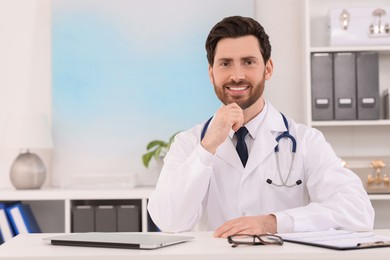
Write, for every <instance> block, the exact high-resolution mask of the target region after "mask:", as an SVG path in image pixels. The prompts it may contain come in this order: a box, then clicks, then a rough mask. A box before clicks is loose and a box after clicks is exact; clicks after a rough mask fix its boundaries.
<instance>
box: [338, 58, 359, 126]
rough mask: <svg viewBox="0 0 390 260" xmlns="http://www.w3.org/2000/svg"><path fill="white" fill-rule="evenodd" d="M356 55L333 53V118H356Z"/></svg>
mask: <svg viewBox="0 0 390 260" xmlns="http://www.w3.org/2000/svg"><path fill="white" fill-rule="evenodd" d="M355 64H356V55H355V53H352V52H339V53H334V54H333V75H334V103H335V104H334V108H335V111H334V117H335V120H356V119H357V111H356V66H355Z"/></svg>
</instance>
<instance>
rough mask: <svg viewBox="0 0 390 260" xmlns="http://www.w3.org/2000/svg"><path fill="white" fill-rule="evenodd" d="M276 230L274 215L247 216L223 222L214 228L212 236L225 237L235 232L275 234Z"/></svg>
mask: <svg viewBox="0 0 390 260" xmlns="http://www.w3.org/2000/svg"><path fill="white" fill-rule="evenodd" d="M276 231H277V229H276V217H275V216H274V215H272V214H271V215H263V216H247V217H239V218H236V219H232V220H229V221H227V222H225V223H224V224H223V225H222V226H220V227H219V228H217V229H216V230H215V232H214V237H221V238H226V237H228V236H231V235H236V234H248V235H260V234H266V233H271V234H275V233H276Z"/></svg>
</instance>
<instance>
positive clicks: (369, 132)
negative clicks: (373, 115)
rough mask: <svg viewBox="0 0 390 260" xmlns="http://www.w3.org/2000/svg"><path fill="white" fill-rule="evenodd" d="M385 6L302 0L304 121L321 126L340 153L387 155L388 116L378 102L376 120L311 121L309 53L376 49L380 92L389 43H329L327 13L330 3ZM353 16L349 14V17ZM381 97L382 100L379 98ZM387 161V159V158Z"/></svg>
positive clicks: (389, 60) (381, 0) (376, 1)
mask: <svg viewBox="0 0 390 260" xmlns="http://www.w3.org/2000/svg"><path fill="white" fill-rule="evenodd" d="M386 5H387V6H389V5H390V3H389V1H386V0H348V1H339V0H306V2H305V7H306V10H305V13H306V16H305V27H306V28H305V29H306V39H305V42H306V51H305V53H306V57H305V61H306V93H305V95H306V101H307V102H306V111H307V113H306V123H307V124H308V125H309V126H313V127H316V128H318V129H319V130H321V131H322V132H323V133H324V135H325V137H326V139H327V140H328V142H329V143H331V145H332V147H333V148H334V150H335V152H336V153H337V154H338V155H339V156H340V157H351V156H357V157H359V156H373V157H382V156H390V120H389V119H384V118H383V117H384V116H383V115H384V108H383V105H382V104H381V119H380V120H364V121H358V120H351V121H336V120H333V121H313V120H312V111H311V78H310V75H311V68H310V57H311V54H312V53H316V52H351V51H353V52H360V51H375V52H378V53H379V69H380V71H379V75H380V77H379V84H380V95H381V96H383V95H382V94H383V91H384V90H385V89H387V88H390V73H389V71H390V45H389V46H336V47H335V46H330V44H329V36H328V35H329V32H328V30H329V29H328V14H329V10H330V9H331V8H334V7H352V6H353V7H359V6H378V7H381V6H386ZM351 19H353V18H351ZM381 101H382V100H381ZM389 164H390V162H389Z"/></svg>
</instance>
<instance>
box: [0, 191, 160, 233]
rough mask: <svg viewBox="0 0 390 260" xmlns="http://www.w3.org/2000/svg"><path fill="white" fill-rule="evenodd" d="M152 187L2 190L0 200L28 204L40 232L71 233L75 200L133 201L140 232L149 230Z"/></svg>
mask: <svg viewBox="0 0 390 260" xmlns="http://www.w3.org/2000/svg"><path fill="white" fill-rule="evenodd" d="M153 190H154V187H136V188H134V189H126V190H125V189H116V190H95V189H90V190H71V189H40V190H14V189H9V190H1V191H0V201H23V202H27V203H29V204H30V205H31V207H32V209H33V212H34V214H35V216H36V218H37V221H38V224H39V225H40V227H41V229H42V231H43V232H48V233H52V232H67V233H69V232H71V208H72V202H74V201H102V200H105V201H106V200H109V201H120V200H123V201H129V200H131V201H135V202H138V204H140V205H141V223H142V229H141V230H142V231H143V232H145V231H148V220H147V199H148V198H149V196H150V194H151V193H152V191H153Z"/></svg>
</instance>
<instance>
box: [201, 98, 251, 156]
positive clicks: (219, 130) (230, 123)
mask: <svg viewBox="0 0 390 260" xmlns="http://www.w3.org/2000/svg"><path fill="white" fill-rule="evenodd" d="M243 123H244V111H243V110H242V109H241V107H240V106H239V105H237V104H236V103H231V104H229V105H226V106H223V107H221V108H219V109H218V111H217V113H216V114H215V116H214V118H213V123H212V124H211V125H210V127H209V128H208V129H207V132H206V135H205V137H204V138H203V140H202V142H201V144H202V146H203V148H204V149H206V150H207V151H209V152H210V153H212V154H214V153H215V151H216V150H217V148H218V146H220V145H221V144H222V143H223V142H224V141H225V140H226V138H227V136H228V135H229V131H230V129H233V131H237V130H238V129H239V128H240V127H241V126H242V124H243Z"/></svg>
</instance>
